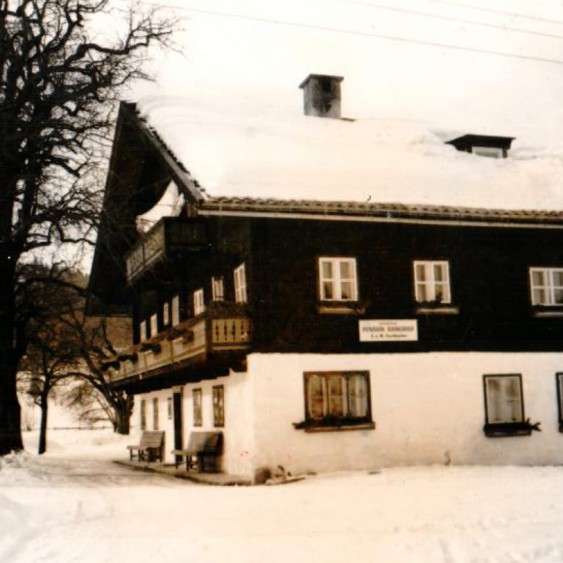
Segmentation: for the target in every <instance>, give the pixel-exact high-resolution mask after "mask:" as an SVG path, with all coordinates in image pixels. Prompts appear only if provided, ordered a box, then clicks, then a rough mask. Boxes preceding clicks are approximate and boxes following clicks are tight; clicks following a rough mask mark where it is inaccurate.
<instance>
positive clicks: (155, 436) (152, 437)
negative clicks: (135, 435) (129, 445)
mask: <svg viewBox="0 0 563 563" xmlns="http://www.w3.org/2000/svg"><path fill="white" fill-rule="evenodd" d="M163 439H164V432H161V431H160V430H145V431H144V432H143V433H142V434H141V441H140V443H139V447H140V448H143V449H144V448H161V447H162V441H163Z"/></svg>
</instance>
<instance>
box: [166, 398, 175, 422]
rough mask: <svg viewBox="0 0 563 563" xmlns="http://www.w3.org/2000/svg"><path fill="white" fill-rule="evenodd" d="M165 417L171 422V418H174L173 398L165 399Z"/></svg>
mask: <svg viewBox="0 0 563 563" xmlns="http://www.w3.org/2000/svg"><path fill="white" fill-rule="evenodd" d="M166 415H167V418H168V420H172V418H173V417H174V403H173V397H167V398H166Z"/></svg>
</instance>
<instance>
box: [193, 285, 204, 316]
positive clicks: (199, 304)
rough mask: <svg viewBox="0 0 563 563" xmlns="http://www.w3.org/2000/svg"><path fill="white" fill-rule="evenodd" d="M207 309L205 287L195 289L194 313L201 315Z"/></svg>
mask: <svg viewBox="0 0 563 563" xmlns="http://www.w3.org/2000/svg"><path fill="white" fill-rule="evenodd" d="M204 311H205V297H204V295H203V289H198V290H196V291H194V315H201V314H202V313H203V312H204Z"/></svg>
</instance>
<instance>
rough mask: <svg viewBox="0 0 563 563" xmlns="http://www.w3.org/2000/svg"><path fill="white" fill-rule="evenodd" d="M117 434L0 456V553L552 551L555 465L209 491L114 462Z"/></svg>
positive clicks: (557, 547) (54, 441) (558, 478)
mask: <svg viewBox="0 0 563 563" xmlns="http://www.w3.org/2000/svg"><path fill="white" fill-rule="evenodd" d="M33 439H34V436H30V435H28V436H26V441H27V442H28V443H29V444H30V449H31V447H33V444H32V442H33ZM126 443H128V439H127V438H123V437H117V436H115V435H112V434H111V433H108V432H106V431H92V432H88V431H80V432H53V433H52V436H51V451H50V452H49V453H47V454H46V455H45V456H41V457H39V456H36V455H34V454H32V453H25V454H23V455H17V456H16V455H12V456H8V457H7V458H0V561H2V562H4V561H6V562H10V563H22V562H26V563H32V562H33V563H35V562H40V561H46V562H51V561H52V562H56V563H65V562H80V563H90V562H91V563H101V562H116V563H117V562H123V561H135V562H149V561H150V562H154V561H160V562H181V561H186V562H190V563H192V562H194V563H207V562H241V563H254V562H260V563H263V562H268V563H276V562H282V561H283V562H287V561H296V562H301V561H303V562H306V563H309V562H323V563H326V562H339V563H342V562H345V561H369V562H371V561H374V562H375V561H377V562H384V563H387V562H392V563H394V562H401V563H402V562H409V561H413V562H417V561H422V562H429V563H430V562H431V563H440V562H470V561H471V562H473V561H483V562H489V561H490V562H516V561H518V562H519V561H527V562H528V561H532V562H535V561H541V562H561V561H563V533H562V531H561V530H563V503H562V502H561V499H562V498H563V468H559V467H537V468H533V467H527V468H523V467H521V468H520V467H451V466H450V467H439V466H434V467H412V468H394V469H382V470H381V471H380V472H373V473H371V474H370V472H367V471H366V472H353V473H338V474H330V475H319V476H313V477H308V478H307V479H305V480H303V481H299V482H296V483H292V484H288V485H284V486H277V487H266V486H260V487H212V486H205V485H198V484H193V483H190V482H188V481H185V480H181V479H174V478H171V477H167V476H163V475H157V474H154V473H146V472H142V471H135V470H132V469H129V468H125V467H122V466H119V465H116V464H114V463H112V459H119V458H121V459H124V458H125V456H126V450H125V444H126Z"/></svg>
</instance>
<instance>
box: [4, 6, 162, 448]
mask: <svg viewBox="0 0 563 563" xmlns="http://www.w3.org/2000/svg"><path fill="white" fill-rule="evenodd" d="M108 9H109V5H108V0H0V180H1V183H0V455H3V454H6V453H9V452H10V451H12V450H19V449H21V448H22V439H21V429H20V406H19V403H18V399H17V393H16V374H17V371H18V363H19V361H20V359H21V358H22V356H23V355H24V354H25V352H26V347H27V338H26V322H27V320H28V319H27V317H26V316H25V315H24V316H21V315H20V314H19V311H18V307H17V299H16V296H17V294H18V291H19V284H20V281H21V279H20V274H19V267H20V266H21V264H22V262H25V261H26V260H29V256H30V255H31V254H33V253H34V252H37V251H43V252H45V250H46V249H48V248H50V247H51V248H52V247H53V245H66V244H72V243H76V242H80V241H84V240H88V239H89V237H90V235H91V233H92V231H93V229H94V227H95V222H96V217H97V215H98V212H99V209H100V190H99V185H96V184H95V183H93V182H91V181H90V180H91V174H92V173H93V171H95V170H96V169H97V167H99V165H100V162H101V159H102V158H103V151H102V150H101V149H100V142H102V141H103V140H104V139H106V138H107V135H108V133H109V130H110V127H111V121H112V120H111V116H112V111H113V106H114V102H116V100H117V99H118V97H119V96H120V92H121V89H122V87H123V86H124V85H126V84H128V83H130V82H131V81H132V80H135V79H139V78H146V76H145V72H144V70H143V64H144V63H145V59H146V57H147V49H148V48H149V46H151V45H152V44H161V45H162V44H166V43H167V42H168V41H169V39H170V37H171V33H172V29H173V24H172V23H171V21H170V20H166V19H163V18H161V17H159V16H158V14H156V13H155V12H154V11H151V12H148V13H145V12H142V11H140V10H139V9H133V8H132V9H131V10H130V11H129V12H128V14H127V17H126V18H124V27H123V31H122V32H121V34H118V36H114V37H111V36H109V34H106V35H107V36H108V37H107V39H104V34H101V33H98V34H97V35H95V34H94V28H93V26H92V22H93V20H95V18H97V17H100V16H101V15H103V14H105V13H107V12H108ZM25 282H26V283H29V280H26V281H25Z"/></svg>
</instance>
